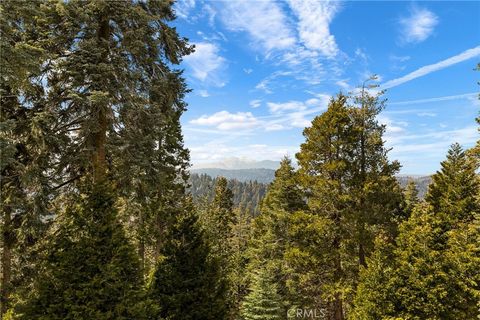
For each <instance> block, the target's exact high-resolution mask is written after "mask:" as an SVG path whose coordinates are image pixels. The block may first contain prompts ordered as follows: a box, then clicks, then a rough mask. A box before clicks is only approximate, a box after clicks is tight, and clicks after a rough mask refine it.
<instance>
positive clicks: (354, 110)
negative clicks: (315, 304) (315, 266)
mask: <svg viewBox="0 0 480 320" xmlns="http://www.w3.org/2000/svg"><path fill="white" fill-rule="evenodd" d="M349 101H352V100H349V98H348V97H347V96H345V95H342V94H340V95H338V96H337V97H336V98H334V99H332V100H331V102H330V104H329V107H328V109H327V111H326V112H324V113H323V114H322V115H320V116H318V117H316V118H315V119H314V120H313V122H312V126H311V127H309V128H306V129H305V131H304V136H305V138H306V141H305V143H303V144H302V145H301V151H300V152H299V153H298V154H297V159H298V163H299V165H300V168H299V175H300V182H301V186H302V187H303V188H304V190H306V191H307V199H308V200H307V202H308V207H309V208H308V211H307V212H305V214H306V216H304V217H300V216H299V217H298V218H299V221H300V222H308V223H312V222H313V221H316V220H318V223H317V224H316V226H317V227H319V229H324V228H327V230H328V231H327V233H326V234H327V235H328V238H329V239H328V240H326V241H328V245H325V244H320V243H316V242H315V238H318V237H317V236H314V238H313V239H311V240H307V239H305V240H304V241H298V243H300V245H298V247H297V249H298V250H299V252H297V253H298V254H301V253H302V252H303V253H305V254H307V257H310V259H313V260H315V261H323V260H326V261H328V262H327V265H324V267H323V268H322V269H319V270H311V273H312V274H317V275H318V278H317V279H316V281H315V283H316V284H317V285H316V288H317V290H319V292H317V293H315V292H312V293H311V294H310V295H312V296H319V295H320V292H321V296H322V297H323V300H324V301H329V303H328V305H327V308H328V310H330V312H331V313H332V318H333V319H344V318H345V314H346V311H345V310H347V309H348V308H349V307H350V305H351V303H352V298H353V297H352V295H351V293H352V292H353V291H354V290H355V287H356V283H357V281H358V272H359V267H360V266H366V257H368V256H369V254H370V253H371V251H372V249H373V242H374V239H375V235H376V234H378V232H379V231H380V230H384V231H386V232H387V233H388V234H390V235H391V236H393V235H394V234H395V226H396V223H397V221H398V220H399V218H400V217H401V210H400V209H401V201H402V193H401V188H400V186H399V185H398V182H397V180H396V179H395V174H396V173H397V172H398V170H399V167H400V166H399V163H398V162H396V161H394V162H390V161H389V160H388V158H387V152H388V149H387V148H386V147H385V146H384V141H383V139H382V136H383V134H384V132H385V126H384V125H381V124H379V123H378V121H377V118H376V117H377V115H378V114H379V113H380V111H381V110H382V109H383V108H384V101H383V100H381V96H380V95H374V96H372V95H370V94H368V91H367V87H366V86H365V85H364V86H363V88H362V89H361V92H360V94H359V95H358V96H354V97H353V104H352V103H350V102H349ZM315 216H317V217H319V218H317V217H315ZM306 228H308V225H307V226H305V227H304V229H305V231H306V230H307V229H306ZM299 231H301V229H299ZM324 231H326V230H324ZM302 233H305V232H303V231H301V232H300V233H299V234H302ZM300 240H301V239H300ZM317 240H318V239H317ZM302 242H303V243H302ZM310 246H313V247H314V246H318V247H319V248H321V247H325V248H328V249H327V251H321V250H320V249H318V250H315V249H314V248H308V247H310ZM315 252H316V253H315ZM312 253H313V254H314V255H313V256H312V255H311V254H312ZM315 255H316V256H315ZM319 255H320V256H319ZM326 257H329V258H328V259H327V258H326ZM313 288H315V287H313Z"/></svg>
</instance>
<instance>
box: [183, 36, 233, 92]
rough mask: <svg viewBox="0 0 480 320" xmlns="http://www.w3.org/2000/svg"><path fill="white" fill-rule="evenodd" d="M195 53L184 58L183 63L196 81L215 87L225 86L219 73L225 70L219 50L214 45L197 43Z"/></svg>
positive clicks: (223, 60) (224, 63) (223, 59)
mask: <svg viewBox="0 0 480 320" xmlns="http://www.w3.org/2000/svg"><path fill="white" fill-rule="evenodd" d="M194 44H195V52H194V53H193V54H191V55H188V56H186V57H185V58H184V61H185V63H186V64H187V65H188V67H189V68H190V70H191V73H192V76H193V77H195V78H196V79H198V80H200V81H202V82H204V83H206V84H211V85H214V86H217V87H222V86H224V85H225V81H223V79H222V75H221V72H222V71H223V69H224V68H225V65H226V60H225V58H223V57H222V56H220V55H219V51H220V50H219V48H218V46H217V45H216V44H214V43H209V42H197V43H194Z"/></svg>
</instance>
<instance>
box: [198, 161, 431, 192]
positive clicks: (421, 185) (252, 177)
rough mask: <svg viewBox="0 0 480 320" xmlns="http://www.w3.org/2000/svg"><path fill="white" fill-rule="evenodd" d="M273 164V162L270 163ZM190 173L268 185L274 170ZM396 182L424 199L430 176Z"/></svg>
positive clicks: (213, 169) (254, 169)
mask: <svg viewBox="0 0 480 320" xmlns="http://www.w3.org/2000/svg"><path fill="white" fill-rule="evenodd" d="M272 162H273V161H272ZM190 171H191V172H192V173H197V174H207V175H209V176H211V177H212V178H216V177H219V176H222V177H225V178H227V179H230V180H238V181H241V182H247V181H257V182H261V183H267V184H268V183H270V182H272V181H273V179H274V178H275V170H274V169H271V168H253V169H246V168H243V169H224V168H202V169H192V170H190ZM397 179H398V181H399V182H400V185H401V186H402V187H405V186H406V185H407V183H408V181H409V180H413V181H415V184H416V185H417V188H418V192H419V196H420V197H422V198H423V197H424V196H425V193H426V192H427V189H428V185H429V184H430V181H431V177H430V176H409V175H399V176H397Z"/></svg>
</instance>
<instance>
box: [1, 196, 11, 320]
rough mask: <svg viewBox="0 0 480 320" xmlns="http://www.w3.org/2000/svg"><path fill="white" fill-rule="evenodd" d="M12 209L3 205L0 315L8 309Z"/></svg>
mask: <svg viewBox="0 0 480 320" xmlns="http://www.w3.org/2000/svg"><path fill="white" fill-rule="evenodd" d="M11 211H12V209H11V207H10V206H8V205H4V207H3V213H4V217H3V219H4V221H3V232H2V242H3V251H2V280H1V296H0V299H1V310H0V315H2V317H3V315H4V314H5V313H6V312H7V310H8V307H9V296H10V279H11V274H12V246H13V230H12V212H11Z"/></svg>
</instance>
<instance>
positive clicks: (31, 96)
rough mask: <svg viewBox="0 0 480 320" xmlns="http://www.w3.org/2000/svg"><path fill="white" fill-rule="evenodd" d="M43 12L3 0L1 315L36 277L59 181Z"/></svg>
mask: <svg viewBox="0 0 480 320" xmlns="http://www.w3.org/2000/svg"><path fill="white" fill-rule="evenodd" d="M42 17H43V15H42V12H41V3H40V2H28V3H27V2H25V3H18V2H17V1H2V2H1V3H0V52H1V54H0V68H1V70H0V105H1V107H0V157H1V158H0V172H1V178H0V183H1V190H0V197H1V203H0V206H1V207H0V222H1V226H0V230H1V235H2V236H1V242H0V243H1V246H2V257H1V270H2V273H1V283H0V292H1V295H0V305H1V309H0V315H2V314H4V313H5V312H6V310H7V308H8V307H9V304H10V299H9V296H10V293H11V292H12V291H13V289H14V288H15V287H18V286H20V285H21V284H24V283H26V282H28V281H29V280H30V276H31V274H30V272H29V271H31V270H32V269H33V268H34V266H35V261H36V259H35V258H34V257H32V256H31V250H30V248H31V247H32V245H33V244H34V243H35V242H36V241H37V240H38V239H39V238H40V237H41V235H42V234H43V231H44V230H45V227H46V223H45V222H46V221H45V219H44V218H45V216H46V215H47V214H48V213H47V209H46V208H47V207H48V203H49V201H50V199H51V198H53V195H52V192H51V191H52V190H51V189H52V186H53V185H55V180H54V179H51V177H48V176H47V172H48V171H47V170H46V169H47V168H50V167H51V162H50V161H49V154H50V153H51V152H52V149H49V148H48V144H49V141H50V140H52V139H53V138H52V135H51V132H49V128H50V127H51V125H52V123H53V122H54V118H53V117H52V116H51V112H50V109H49V107H47V106H46V104H45V101H44V100H45V91H44V90H43V88H42V85H41V76H42V72H43V69H44V67H43V65H44V62H45V61H46V59H47V57H48V53H47V52H46V51H45V50H44V49H43V48H42V47H41V46H39V45H38V41H39V40H40V39H42V38H43V37H44V35H43V34H41V33H39V32H36V31H35V30H36V27H37V26H41V25H42V22H41V21H42Z"/></svg>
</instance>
